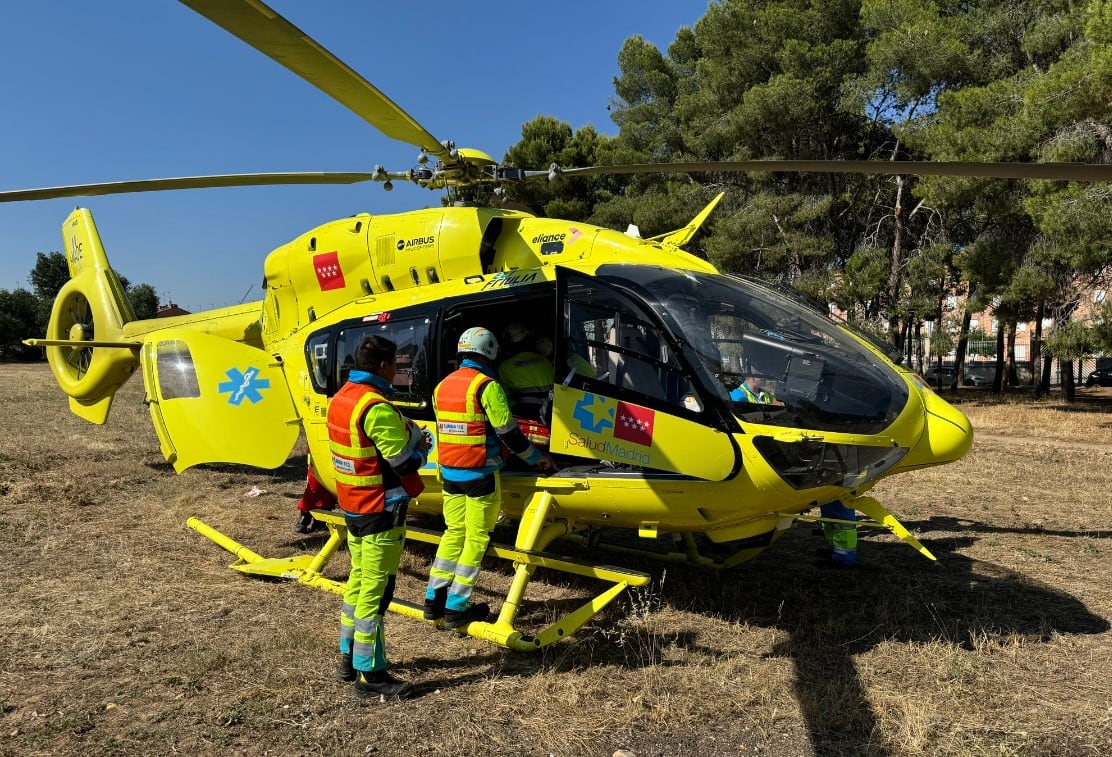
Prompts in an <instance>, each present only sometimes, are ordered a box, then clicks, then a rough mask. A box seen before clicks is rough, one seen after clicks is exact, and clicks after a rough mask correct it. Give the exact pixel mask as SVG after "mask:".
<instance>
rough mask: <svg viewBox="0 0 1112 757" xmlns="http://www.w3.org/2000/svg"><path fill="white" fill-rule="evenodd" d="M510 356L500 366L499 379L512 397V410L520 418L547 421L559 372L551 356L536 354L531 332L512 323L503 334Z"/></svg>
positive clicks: (503, 341) (521, 325)
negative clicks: (549, 401) (549, 399)
mask: <svg viewBox="0 0 1112 757" xmlns="http://www.w3.org/2000/svg"><path fill="white" fill-rule="evenodd" d="M502 344H503V345H505V349H506V352H507V353H508V354H507V356H506V357H505V358H504V359H503V360H502V364H501V365H500V366H499V367H498V379H499V381H500V382H501V383H502V386H503V387H505V389H506V394H508V395H509V398H510V410H511V411H512V412H513V414H514V415H515V416H517V417H521V418H528V419H530V420H536V421H541V422H544V421H545V417H544V416H545V408H546V406H547V404H548V396H549V393H550V392H551V391H552V384H553V382H554V381H555V380H556V372H555V369H554V368H553V367H552V362H551V361H550V360H549V359H548V355H544V354H541V353H540V352H539V351H536V349H535V345H536V341H535V340H533V339H532V334H531V333H530V331H529V329H528V328H527V327H525V326H524V325H523V324H520V323H511V324H510V325H509V326H507V327H506V328H505V330H504V331H503V332H502ZM548 344H549V347H550V349H549V352H550V353H551V344H552V340H551V339H549V340H548Z"/></svg>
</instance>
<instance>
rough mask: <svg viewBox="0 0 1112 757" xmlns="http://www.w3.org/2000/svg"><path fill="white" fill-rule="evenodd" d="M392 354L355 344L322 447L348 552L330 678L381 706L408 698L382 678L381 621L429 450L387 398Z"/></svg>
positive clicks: (374, 342) (425, 438) (386, 347)
mask: <svg viewBox="0 0 1112 757" xmlns="http://www.w3.org/2000/svg"><path fill="white" fill-rule="evenodd" d="M396 353H397V348H396V346H395V344H394V342H392V341H390V340H389V339H386V338H384V337H381V336H377V335H372V336H368V337H366V338H365V339H363V340H362V341H361V342H360V343H359V346H358V347H357V348H356V350H355V355H354V367H353V368H352V371H351V373H350V374H349V375H348V380H347V382H346V383H345V384H344V385H343V386H342V387H340V389H339V391H337V392H336V394H335V395H334V396H333V397H332V399H331V401H330V402H329V403H328V446H329V449H330V450H331V452H332V468H333V471H334V473H335V476H336V496H337V499H338V500H339V504H340V510H341V511H343V514H344V521H345V524H346V525H347V545H348V551H349V552H350V553H351V573H350V574H349V576H348V582H347V587H346V589H345V591H344V599H343V605H342V608H341V611H340V665H339V668H338V670H337V673H336V676H337V678H339V679H340V680H341V681H348V682H354V684H355V693H356V694H357V695H358V696H361V697H366V696H383V697H386V698H388V699H404V698H405V697H408V696H409V695H410V694H411V693H412V686H411V685H410V684H409V683H408V682H406V681H402V680H399V679H398V678H395V677H394V676H393V675H391V674H390V673H389V672H388V671H387V661H386V646H385V644H386V638H385V629H384V628H383V616H384V615H385V613H386V609H387V608H388V607H389V606H390V602H391V600H392V599H393V595H394V583H395V576H396V574H397V572H398V564H399V562H400V561H401V556H402V548H403V546H404V545H405V516H406V511H407V510H408V508H409V501H410V499H411V498H412V497H416V496H417V495H418V494H420V493H421V490H422V489H423V488H424V484H423V483H422V481H421V476H420V474H419V469H420V468H421V467H422V466H423V465H424V464H425V460H426V459H427V455H428V450H429V448H430V446H431V443H432V440H431V437H430V436H429V435H427V434H425V433H424V432H423V431H422V430H421V429H420V428H419V427H418V426H417V425H416V424H415V423H413V421H411V420H409V419H408V418H406V417H405V416H403V415H402V414H401V411H399V410H398V409H397V408H396V407H395V406H394V405H393V404H391V402H390V400H389V399H388V397H389V396H390V395H391V394H393V392H394V388H393V381H394V376H395V373H396V372H397V363H396Z"/></svg>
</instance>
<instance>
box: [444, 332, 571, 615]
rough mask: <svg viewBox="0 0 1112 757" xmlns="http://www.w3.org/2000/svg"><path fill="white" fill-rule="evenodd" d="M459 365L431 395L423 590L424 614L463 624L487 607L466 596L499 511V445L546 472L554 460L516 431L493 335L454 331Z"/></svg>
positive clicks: (500, 454)
mask: <svg viewBox="0 0 1112 757" xmlns="http://www.w3.org/2000/svg"><path fill="white" fill-rule="evenodd" d="M457 354H458V358H459V368H457V369H456V370H455V371H453V372H452V373H450V374H448V375H447V376H446V377H445V378H444V380H443V381H441V382H440V383H439V384H438V385H437V387H436V389H435V391H434V392H433V398H432V404H433V411H434V412H435V413H436V430H437V444H438V459H437V464H438V466H439V468H440V477H441V479H442V480H443V482H444V488H443V491H444V495H443V508H444V523H445V529H444V535H443V536H442V537H441V539H440V545H439V546H438V547H437V549H436V557H435V559H434V560H433V563H432V567H431V568H430V570H429V583H428V587H427V589H426V591H425V606H424V617H425V619H426V620H440V619H443V620H444V626H445V628H449V629H457V628H463V627H464V626H466V625H468V624H469V623H471V622H473V621H476V620H486V618H487V615H488V614H489V613H490V608H489V607H488V606H487V604H486V603H485V602H483V603H478V604H476V603H473V602H472V601H471V593H472V590H473V589H474V588H475V582H476V580H477V579H478V576H479V565H480V564H481V562H482V559H483V555H484V554H485V553H486V549H487V545H488V544H489V543H490V531H491V529H493V528H494V524H495V522H496V521H497V519H498V512H499V511H500V510H501V508H502V487H501V479H500V476H499V471H500V470H501V468H502V444H505V445H506V447H507V448H508V449H509V450H510V451H511V452H512V453H513V454H515V455H517V456H518V457H520V458H521V459H522V460H524V461H525V462H526V463H528V464H529V465H535V466H537V467H538V468H540V469H541V470H542V471H544V472H546V473H551V472H555V471H556V463H555V462H553V460H552V456H551V455H549V454H548V453H547V452H541V451H540V450H538V449H537V448H536V447H534V446H533V443H532V442H530V441H529V439H528V438H527V437H526V436H525V434H524V433H523V432H522V430H521V428H520V426H518V424H517V421H515V420H514V417H513V415H512V414H511V413H510V404H509V400H508V398H507V397H506V391H505V389H503V388H502V385H501V384H500V383H499V382H498V381H496V380H495V378H494V375H495V371H494V361H495V360H496V359H497V357H498V340H497V339H496V338H495V336H494V334H492V333H491V332H490V331H489V330H488V329H485V328H482V327H475V328H470V329H467V330H466V331H464V332H463V334H461V335H460V338H459V342H458V344H457Z"/></svg>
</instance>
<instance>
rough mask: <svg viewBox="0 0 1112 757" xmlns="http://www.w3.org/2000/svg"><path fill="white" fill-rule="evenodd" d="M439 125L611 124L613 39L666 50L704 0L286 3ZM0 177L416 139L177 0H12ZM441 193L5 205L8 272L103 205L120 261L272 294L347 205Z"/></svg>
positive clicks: (343, 154)
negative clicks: (361, 112) (285, 251)
mask: <svg viewBox="0 0 1112 757" xmlns="http://www.w3.org/2000/svg"><path fill="white" fill-rule="evenodd" d="M270 4H271V5H272V7H274V8H276V9H277V10H278V11H279V12H280V13H282V14H283V15H284V16H285V17H286V18H287V19H289V20H290V21H291V22H293V23H294V24H296V25H297V26H299V27H301V29H303V30H304V31H306V32H308V33H309V35H311V36H312V37H314V38H315V39H316V40H317V41H318V42H320V43H321V44H322V45H323V46H324V47H326V48H328V49H329V50H331V51H332V52H333V53H335V54H336V55H337V56H339V57H340V58H341V59H343V60H344V61H345V62H347V63H348V64H349V65H350V66H351V67H352V68H354V69H355V70H356V71H358V72H359V73H360V74H361V75H362V76H364V77H365V78H366V79H367V80H368V81H370V82H371V83H373V84H374V85H375V86H377V87H378V88H379V89H380V90H382V91H383V92H384V93H385V94H386V95H387V96H388V97H390V98H391V99H392V100H394V102H396V103H397V104H399V105H400V106H401V107H402V108H404V109H405V110H406V111H408V112H409V113H410V114H411V115H412V116H413V117H414V118H416V119H417V120H418V121H419V122H420V123H421V124H422V125H423V126H424V127H425V128H426V129H427V130H429V131H430V132H431V133H432V134H434V135H435V136H437V137H438V138H441V139H452V140H454V141H455V142H456V143H457V144H459V145H461V146H470V147H475V148H478V149H481V150H484V151H486V152H488V153H490V154H491V155H493V156H494V157H495V158H501V157H502V154H503V152H504V151H505V150H506V148H508V147H509V146H510V145H512V144H514V143H515V142H517V141H518V139H519V138H520V128H521V125H522V124H523V123H524V122H526V121H528V120H530V119H532V118H533V117H535V116H537V115H539V114H549V115H553V116H556V117H557V118H559V119H561V120H563V121H567V122H568V123H570V124H571V125H572V126H573V127H574V128H578V127H581V126H584V125H586V124H592V125H594V126H595V128H597V129H598V130H599V131H601V132H603V133H606V134H614V133H616V127H615V126H614V124H613V123H612V122H611V121H610V119H609V114H608V112H607V110H606V106H607V103H608V102H609V101H610V99H611V98H612V96H613V78H614V76H615V74H616V73H617V54H618V50H619V49H620V47H621V43H622V41H623V40H624V39H626V38H627V37H629V36H632V35H634V34H640V35H641V36H643V37H645V38H646V39H648V40H649V41H651V42H653V43H655V44H656V45H657V46H658V47H660V48H661V49H662V50H663V49H666V48H667V46H668V45H669V44H670V43H671V42H672V40H673V39H674V38H675V33H676V31H677V30H678V29H679V28H680V27H681V26H684V25H692V24H694V23H695V21H697V20H698V19H699V18H700V17H701V16H702V15H703V14H704V13H705V11H706V7H707V0H655V2H654V1H653V0H649V1H648V2H646V1H645V0H641V1H640V2H639V1H637V0H561V1H560V2H543V3H542V2H535V1H529V2H505V1H503V2H492V1H490V0H472V2H470V3H459V2H455V3H448V2H433V1H432V0H409V1H400V2H370V1H368V0H346V1H341V0H312V2H310V0H272V2H271V3H270ZM0 70H2V71H3V72H4V73H3V75H2V78H0V92H2V102H3V108H2V110H0V113H2V116H0V188H2V189H26V188H33V187H44V186H55V185H62V184H81V183H90V182H98V181H115V180H128V179H145V178H155V177H169V176H189V175H197V174H218V173H243V172H257V171H370V170H371V169H372V168H373V166H374V165H375V164H376V163H382V164H383V165H385V166H386V167H387V168H388V169H390V170H405V169H406V168H410V167H412V166H413V164H414V159H415V157H416V150H415V149H414V148H412V147H410V146H409V145H406V144H401V143H398V142H394V141H391V140H389V139H387V138H386V137H384V136H382V135H381V134H379V133H378V132H377V131H375V130H374V129H373V127H371V126H370V125H369V124H367V123H365V122H364V121H362V120H361V119H359V118H358V117H357V116H355V115H353V114H351V113H350V112H348V111H347V110H346V109H344V108H343V107H342V106H341V105H339V104H338V103H335V102H334V101H333V100H331V99H330V98H328V97H327V96H325V95H323V94H322V93H320V92H319V91H317V90H316V89H315V88H313V87H312V86H311V85H309V84H307V83H305V82H304V81H302V80H301V79H299V78H298V77H296V76H294V75H293V74H291V73H290V72H288V71H286V70H285V69H284V68H282V67H281V66H279V65H278V64H276V63H274V62H272V61H270V60H269V59H268V58H265V57H264V56H263V55H261V54H260V53H258V52H256V51H255V50H253V49H251V48H249V47H248V46H246V45H245V44H243V43H242V42H240V41H239V40H237V39H235V38H234V37H232V36H231V35H229V34H228V33H227V32H224V31H223V30H222V29H220V28H218V27H216V26H215V25H213V24H212V23H211V22H209V21H208V20H206V19H204V18H202V17H201V16H199V15H197V14H196V13H194V12H193V11H191V10H189V9H188V8H186V7H185V6H183V5H181V4H179V3H177V2H173V0H100V1H98V2H95V3H93V2H87V1H78V0H65V1H63V0H56V1H55V0H36V1H35V2H26V3H5V4H4V5H3V9H2V10H0ZM437 204H439V194H437V193H432V192H429V191H427V190H420V189H418V188H416V187H414V186H410V185H404V184H399V185H397V186H396V187H395V189H394V191H393V192H391V193H386V192H385V191H383V189H382V187H381V186H380V185H377V184H359V185H354V186H350V187H256V188H233V189H201V190H188V191H176V192H161V193H147V194H134V195H120V196H114V197H90V198H73V199H59V200H47V201H39V202H21V203H2V204H0V288H4V289H13V288H16V287H19V286H23V287H28V288H29V283H28V282H27V273H28V271H29V270H30V268H31V267H32V265H33V264H34V258H35V253H36V252H39V251H43V252H46V251H50V250H61V249H62V245H61V234H60V228H61V223H62V220H63V219H64V218H65V216H66V215H67V214H68V213H69V211H70V210H71V209H72V208H73V207H74V206H75V205H82V206H84V207H88V208H90V209H91V210H92V212H93V216H94V218H95V219H96V221H97V226H98V228H99V229H100V233H101V237H102V239H103V241H104V245H105V248H106V250H107V252H108V257H109V260H110V261H111V262H112V265H113V267H114V268H116V269H117V270H118V271H119V272H120V273H122V274H123V275H125V276H127V277H128V278H129V279H130V280H131V281H132V282H135V283H138V282H146V283H150V284H152V285H153V286H154V287H155V289H156V291H157V292H158V293H159V296H160V297H161V298H162V300H163V302H167V301H173V302H176V303H177V304H179V305H181V306H182V307H185V308H187V309H190V310H201V309H207V308H211V307H220V306H223V305H230V304H235V303H238V302H240V301H242V300H244V299H245V298H246V299H248V300H252V299H258V298H260V297H261V295H262V293H261V290H260V289H259V288H258V287H259V282H260V281H261V279H262V265H263V258H264V257H265V256H266V253H267V252H269V251H270V250H271V249H273V248H274V247H277V246H278V245H280V244H282V243H284V242H286V241H288V240H290V239H292V238H294V237H295V236H297V235H298V234H300V233H302V232H304V231H307V230H308V229H310V228H312V227H314V226H317V225H319V224H321V223H324V222H326V221H329V220H333V219H335V218H341V217H344V216H347V215H351V214H352V213H357V212H363V211H366V212H371V213H393V212H401V211H404V210H411V209H415V208H420V207H426V206H435V205H437Z"/></svg>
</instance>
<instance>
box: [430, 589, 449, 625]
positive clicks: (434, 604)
mask: <svg viewBox="0 0 1112 757" xmlns="http://www.w3.org/2000/svg"><path fill="white" fill-rule="evenodd" d="M433 594H434V596H433V598H432V599H426V600H425V620H440V619H441V618H443V617H444V603H445V602H447V601H448V587H447V586H445V587H443V588H440V589H434V590H433Z"/></svg>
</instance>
